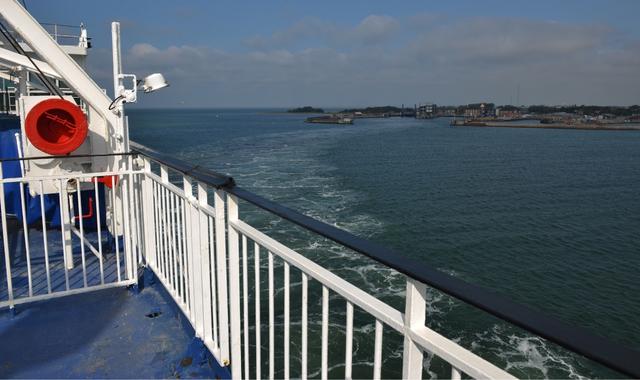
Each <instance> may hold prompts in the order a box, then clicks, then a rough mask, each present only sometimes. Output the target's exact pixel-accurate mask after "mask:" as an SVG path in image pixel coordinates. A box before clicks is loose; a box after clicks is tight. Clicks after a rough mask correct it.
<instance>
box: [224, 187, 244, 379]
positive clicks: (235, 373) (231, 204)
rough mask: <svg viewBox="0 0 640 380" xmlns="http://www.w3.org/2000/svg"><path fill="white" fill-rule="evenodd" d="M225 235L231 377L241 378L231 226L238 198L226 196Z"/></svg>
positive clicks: (237, 281)
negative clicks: (227, 244)
mask: <svg viewBox="0 0 640 380" xmlns="http://www.w3.org/2000/svg"><path fill="white" fill-rule="evenodd" d="M227 212H228V215H227V221H228V222H229V226H228V228H227V234H228V239H229V317H230V322H231V325H230V327H231V342H230V343H229V347H230V348H231V375H232V377H233V378H234V379H239V378H241V377H242V336H241V326H242V321H241V318H242V316H241V314H240V250H239V247H238V244H239V240H240V239H239V236H238V231H236V229H235V228H234V227H233V226H232V225H231V223H232V222H236V221H237V220H238V198H236V197H235V196H233V195H228V196H227Z"/></svg>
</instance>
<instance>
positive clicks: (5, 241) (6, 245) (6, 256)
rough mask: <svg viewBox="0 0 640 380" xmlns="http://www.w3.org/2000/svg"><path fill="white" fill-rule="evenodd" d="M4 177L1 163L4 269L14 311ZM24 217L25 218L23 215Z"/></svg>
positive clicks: (0, 192) (0, 203)
mask: <svg viewBox="0 0 640 380" xmlns="http://www.w3.org/2000/svg"><path fill="white" fill-rule="evenodd" d="M3 179H4V176H3V175H2V163H1V162H0V212H1V213H2V220H1V221H0V222H2V243H3V248H4V268H5V271H6V275H7V295H8V298H9V308H11V309H12V310H13V307H14V305H13V283H12V277H11V257H10V256H9V234H8V233H7V208H6V207H5V201H4V180H3ZM23 217H25V216H24V215H23Z"/></svg>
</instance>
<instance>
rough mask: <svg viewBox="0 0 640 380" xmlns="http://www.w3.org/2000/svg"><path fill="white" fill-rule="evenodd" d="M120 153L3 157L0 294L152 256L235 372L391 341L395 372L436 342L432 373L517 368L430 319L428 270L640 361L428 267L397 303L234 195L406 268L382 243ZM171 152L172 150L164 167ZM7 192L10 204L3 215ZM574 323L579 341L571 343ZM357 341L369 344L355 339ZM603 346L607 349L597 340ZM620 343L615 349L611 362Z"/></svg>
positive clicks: (356, 372)
mask: <svg viewBox="0 0 640 380" xmlns="http://www.w3.org/2000/svg"><path fill="white" fill-rule="evenodd" d="M136 149H140V147H138V148H136ZM143 151H144V150H143ZM151 157H155V158H151ZM154 160H158V161H154ZM160 160H162V161H160ZM3 161H5V162H6V161H12V160H11V159H10V160H6V159H5V160H3ZM114 161H115V164H117V166H114V167H118V168H120V169H118V170H113V171H107V172H100V173H82V174H80V173H73V174H60V175H48V176H41V177H37V176H34V175H33V173H31V175H30V176H28V177H18V178H7V177H4V176H3V172H2V165H0V213H1V215H0V218H1V219H0V220H1V222H2V226H1V229H2V231H1V235H2V257H1V258H0V264H2V265H0V267H3V269H4V276H1V275H0V308H1V307H7V306H8V307H9V308H13V307H15V305H17V304H21V303H25V302H30V301H37V300H44V299H48V298H53V297H59V296H63V295H70V294H76V293H81V292H87V291H92V290H98V289H103V288H107V287H115V286H126V285H134V284H136V282H137V281H138V269H139V268H140V267H141V266H144V265H146V266H148V267H149V268H150V269H151V270H152V271H153V272H154V273H155V275H156V276H157V278H158V279H159V281H160V282H161V283H162V284H163V285H164V287H165V288H166V289H167V290H168V292H169V294H170V295H171V296H172V297H173V299H174V301H175V302H176V304H177V305H178V307H179V308H180V309H181V310H182V312H183V313H184V315H185V316H186V318H187V319H188V320H189V321H190V323H191V325H192V326H193V328H194V331H195V333H196V335H197V336H198V337H199V338H201V339H202V340H203V342H204V344H205V345H206V347H207V348H208V349H209V350H210V352H211V353H212V355H213V356H214V357H215V358H216V360H218V362H219V363H220V364H222V365H223V366H228V367H229V369H230V373H231V375H232V377H233V378H235V379H239V378H262V377H268V378H270V379H272V378H275V377H282V378H290V377H299V378H302V379H306V378H308V377H317V376H319V377H321V378H322V379H327V378H329V377H336V376H340V377H342V375H343V373H342V372H341V371H342V369H344V377H345V378H352V377H369V376H370V377H372V378H374V379H379V378H381V377H382V374H383V371H385V373H387V372H389V370H390V369H389V368H387V366H386V365H385V364H384V363H386V361H385V360H383V358H387V357H389V356H394V355H396V356H398V357H400V358H401V359H400V361H401V364H400V362H398V363H397V364H391V366H392V367H393V368H391V370H390V373H392V374H395V375H396V376H397V377H400V376H402V377H403V378H421V377H422V375H423V372H424V371H425V370H430V365H431V364H430V363H432V359H433V357H434V356H435V357H437V358H439V359H441V361H442V362H444V363H445V364H446V368H445V370H446V371H448V372H447V373H444V372H442V370H443V368H442V367H439V368H438V371H437V374H438V375H439V376H450V377H451V378H454V379H459V378H461V377H462V376H463V375H464V376H468V377H472V378H512V376H511V375H510V374H509V373H507V372H505V371H503V370H502V369H500V368H498V367H496V366H495V365H493V364H492V363H490V362H488V361H486V360H485V359H483V358H481V357H479V356H477V355H475V354H474V353H472V352H471V351H470V350H467V349H466V348H464V347H462V346H460V345H458V344H457V343H456V342H454V341H453V340H451V339H449V338H447V337H445V336H442V335H440V334H439V333H437V332H436V331H434V330H432V329H431V328H429V327H428V322H429V321H428V320H427V318H428V316H427V315H426V310H427V306H428V300H427V297H426V285H425V283H430V284H431V286H434V287H436V288H439V289H447V291H448V292H450V294H452V295H454V296H456V297H459V298H460V299H462V300H465V302H469V303H470V304H472V305H477V306H478V307H481V308H482V309H484V310H487V311H491V310H493V311H494V314H496V315H498V316H501V317H503V318H504V319H505V320H507V321H512V322H514V323H516V324H518V325H520V326H523V327H527V328H529V330H530V331H534V332H535V331H539V332H541V333H540V335H541V336H544V337H549V338H550V339H552V340H553V339H555V341H557V342H561V343H563V344H564V345H565V346H568V347H569V348H571V347H577V349H576V351H577V352H586V353H587V354H588V355H590V357H594V358H596V359H598V360H599V361H600V362H602V363H604V364H611V366H612V367H614V366H617V368H622V369H625V370H626V371H627V372H628V373H635V371H636V369H635V367H634V364H633V363H634V362H632V363H631V364H629V363H627V362H626V361H625V360H626V359H625V358H627V357H628V358H631V357H634V353H633V351H630V350H627V349H625V348H624V347H621V346H618V345H614V344H611V343H610V342H608V341H606V340H604V339H602V338H598V337H593V336H589V335H586V334H585V333H584V332H581V331H579V330H575V329H572V327H567V326H566V325H562V324H559V323H558V322H556V321H554V320H551V319H548V318H545V317H543V316H540V315H535V318H536V320H535V323H538V324H541V325H543V327H542V328H541V327H540V326H539V325H538V326H536V325H535V323H532V322H531V320H528V319H527V318H528V316H529V315H532V314H535V312H533V311H529V310H528V309H523V308H521V307H518V306H517V305H514V304H511V303H508V302H507V301H505V300H501V299H499V298H498V297H497V296H495V295H493V294H489V293H483V292H482V291H480V290H478V289H476V288H473V287H472V286H470V285H464V284H462V283H461V282H459V281H456V280H455V279H452V278H445V277H446V276H445V275H442V274H437V273H435V272H428V271H426V272H424V271H423V272H422V273H420V274H418V275H407V276H405V277H404V280H405V282H406V285H405V286H406V288H405V289H406V291H405V294H404V298H403V301H404V307H403V309H401V310H400V309H398V308H396V307H394V306H393V305H390V304H388V303H385V302H383V301H382V300H380V299H378V298H376V296H375V295H374V294H372V293H370V292H368V291H366V290H365V289H363V288H360V287H358V286H356V285H354V284H352V283H351V282H349V279H347V278H343V277H340V276H339V275H337V274H335V273H333V272H332V270H331V268H325V267H323V266H321V265H319V264H318V263H316V262H314V261H312V260H310V259H309V258H307V257H305V256H303V255H301V254H300V253H298V252H296V251H295V250H293V249H291V248H290V247H288V246H287V245H285V244H283V243H282V242H281V241H278V240H276V239H274V238H273V237H272V236H269V235H268V234H266V233H265V232H263V231H261V230H259V229H258V228H256V227H254V226H252V225H251V224H250V223H249V222H248V221H249V220H251V218H246V215H249V213H245V214H244V215H245V217H244V218H243V214H241V213H240V210H239V202H238V197H242V199H243V200H245V201H248V202H250V203H253V204H254V205H256V206H259V207H260V208H262V209H263V211H265V210H268V211H270V212H271V213H273V215H275V216H280V217H283V218H285V219H287V220H289V221H292V222H294V223H296V224H298V225H299V226H302V227H305V228H307V229H308V230H309V231H316V232H317V233H320V234H321V235H322V236H326V237H331V239H332V240H333V241H334V242H336V243H341V244H343V245H344V246H345V247H351V248H352V249H359V252H365V253H367V255H370V256H371V257H377V259H378V260H379V261H380V262H383V263H384V262H387V263H388V265H389V266H390V267H393V268H396V269H397V268H404V269H403V270H402V273H407V274H410V273H413V272H412V269H407V268H408V264H407V263H406V262H404V263H398V262H397V260H400V261H402V260H403V259H402V258H401V257H396V256H388V257H387V258H384V255H385V253H384V252H382V251H380V250H376V248H375V247H373V246H371V245H367V244H368V243H367V242H366V241H357V238H356V237H353V236H352V235H351V236H347V235H349V234H347V233H344V234H343V235H340V232H336V230H330V229H331V228H333V227H330V226H327V225H324V224H323V223H321V222H318V221H314V220H313V219H310V218H307V217H304V216H303V215H301V214H296V213H295V212H292V211H291V210H287V209H285V208H283V207H282V206H280V205H276V204H274V203H272V202H271V203H270V202H269V201H267V200H265V199H263V198H260V197H258V196H256V195H255V194H251V193H248V192H246V191H244V190H242V189H241V188H238V187H235V186H233V181H232V180H231V179H230V178H228V177H224V178H222V179H221V178H218V177H220V176H218V175H216V174H215V173H212V172H208V171H204V172H203V171H199V172H198V171H197V167H191V166H190V165H188V164H186V163H184V162H176V161H175V160H174V161H171V160H164V158H163V157H162V155H159V154H157V153H154V154H152V155H151V154H150V153H147V154H140V156H139V157H137V158H135V159H134V158H133V156H132V155H130V154H125V155H115V157H114ZM166 162H173V164H172V167H171V168H170V167H169V166H167V165H168V164H167V163H166ZM21 163H24V162H21ZM135 163H137V164H135ZM3 164H4V163H3ZM172 168H175V170H174V169H172ZM21 170H22V171H23V172H24V169H23V168H22V169H21ZM100 178H103V179H104V178H106V179H109V178H110V179H112V180H105V181H103V182H108V183H110V184H113V183H114V182H116V181H114V180H113V178H117V184H116V185H115V186H114V187H113V189H111V188H109V187H105V186H103V185H99V183H98V182H99V181H98V180H99V179H100ZM195 178H197V179H195ZM229 181H230V182H229ZM27 188H28V189H29V190H30V191H28V190H27ZM34 192H35V193H38V194H42V193H47V194H48V196H47V199H46V200H45V198H43V197H40V196H35V197H34V196H32V195H31V193H34ZM83 196H85V197H89V199H92V200H91V201H90V203H89V210H85V209H84V207H83ZM12 199H14V200H16V201H12ZM47 201H49V202H51V201H53V203H54V205H53V208H52V209H53V210H55V209H58V210H59V215H51V213H50V211H51V209H50V208H49V207H48V204H47ZM16 202H17V204H18V206H17V207H16V206H15V203H16ZM56 202H57V205H58V207H57V208H56V205H55V203H56ZM11 205H13V206H14V210H13V211H14V212H15V213H16V218H13V217H10V215H8V212H9V211H10V210H11V207H10V206H11ZM34 209H36V210H38V211H39V212H40V213H39V215H38V219H39V220H34V219H33V218H27V216H28V215H30V214H29V212H30V211H29V210H34ZM92 213H93V214H94V215H97V216H98V217H97V218H96V221H95V222H96V225H95V226H92V228H89V227H90V226H88V225H86V224H85V217H87V218H90V215H91V214H92ZM102 213H104V214H106V219H105V220H104V222H103V220H102V219H101V218H100V217H99V216H100V215H101V214H102ZM304 218H307V219H304ZM55 222H59V226H57V225H56V226H54V225H53V224H55ZM103 223H106V224H103ZM327 228H329V230H328V229H327ZM337 231H339V230H337ZM354 239H356V240H354ZM109 240H111V242H112V243H113V244H109V243H108V241H109ZM358 246H359V247H360V248H355V247H358ZM363 246H366V247H365V248H363ZM393 260H396V261H393ZM443 276H444V277H443ZM416 278H420V279H423V281H424V283H422V282H420V281H418V280H416ZM443 284H445V285H443ZM470 292H471V293H472V294H474V295H478V297H477V298H478V299H480V300H478V299H474V298H473V297H470V296H469V295H468V294H469V293H470ZM487 297H490V298H487ZM523 310H524V311H525V312H523ZM514 314H515V316H514ZM356 334H357V340H356V339H355V338H356ZM563 334H564V335H563ZM574 337H575V341H577V342H578V343H579V344H577V345H573V343H572V342H574V340H573V338H574ZM365 342H366V343H368V344H370V345H371V347H372V349H371V352H369V351H367V350H364V349H363V344H364V343H365ZM584 342H586V343H584ZM581 343H584V344H583V345H582V346H581V345H580V344H581ZM572 345H573V346H572ZM585 346H588V347H587V348H585ZM336 347H339V350H338V351H339V352H340V355H339V356H340V358H339V359H336V354H335V349H336ZM343 347H344V351H342V348H343ZM600 347H604V351H602V352H601V351H598V350H597V349H598V348H600ZM592 348H593V349H592ZM389 351H391V354H389ZM342 352H344V356H342ZM601 353H602V355H601ZM330 354H332V355H330ZM425 355H427V356H428V357H427V358H425ZM598 355H599V356H598ZM363 356H366V357H364V359H363ZM619 357H620V358H623V360H622V361H621V362H616V361H615V359H616V358H619ZM611 358H613V359H611ZM621 363H622V364H621ZM440 364H441V363H440V362H439V365H440ZM396 367H397V368H396ZM338 368H340V369H339V370H338Z"/></svg>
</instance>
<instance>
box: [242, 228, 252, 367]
mask: <svg viewBox="0 0 640 380" xmlns="http://www.w3.org/2000/svg"><path fill="white" fill-rule="evenodd" d="M248 272H249V271H248V268H247V237H246V236H245V235H242V308H243V314H244V315H243V317H244V326H243V329H244V331H243V332H244V378H245V379H249V378H250V376H249V279H248V278H247V277H248Z"/></svg>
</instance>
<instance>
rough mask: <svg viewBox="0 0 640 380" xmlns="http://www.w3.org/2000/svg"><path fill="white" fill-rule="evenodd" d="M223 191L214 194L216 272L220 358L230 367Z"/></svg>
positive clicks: (224, 364)
mask: <svg viewBox="0 0 640 380" xmlns="http://www.w3.org/2000/svg"><path fill="white" fill-rule="evenodd" d="M224 197H225V192H224V191H223V190H216V192H215V193H214V208H215V227H216V228H215V237H216V272H217V276H216V277H217V280H218V305H217V307H218V321H219V328H220V356H221V358H222V363H220V364H222V365H223V366H227V365H229V309H228V303H227V302H228V300H227V243H226V239H225V236H226V234H225V215H224Z"/></svg>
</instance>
